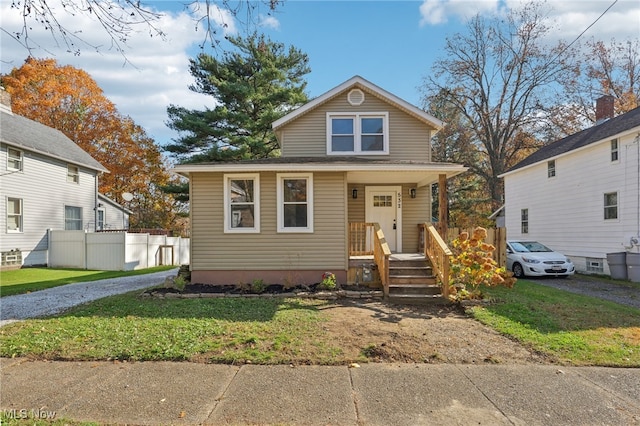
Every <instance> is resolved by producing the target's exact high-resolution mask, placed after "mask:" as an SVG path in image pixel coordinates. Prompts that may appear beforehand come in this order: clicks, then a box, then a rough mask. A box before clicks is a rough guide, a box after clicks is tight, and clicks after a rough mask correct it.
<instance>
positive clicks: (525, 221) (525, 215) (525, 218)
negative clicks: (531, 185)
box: [520, 209, 529, 234]
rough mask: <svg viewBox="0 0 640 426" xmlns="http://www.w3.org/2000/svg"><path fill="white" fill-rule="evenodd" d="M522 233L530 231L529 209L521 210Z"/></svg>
mask: <svg viewBox="0 0 640 426" xmlns="http://www.w3.org/2000/svg"><path fill="white" fill-rule="evenodd" d="M520 233H521V234H528V233H529V209H522V210H520Z"/></svg>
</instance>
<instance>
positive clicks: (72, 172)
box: [67, 164, 80, 183]
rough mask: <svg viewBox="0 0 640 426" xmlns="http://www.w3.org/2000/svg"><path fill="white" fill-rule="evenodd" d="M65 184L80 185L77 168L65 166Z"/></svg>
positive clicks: (69, 165)
mask: <svg viewBox="0 0 640 426" xmlns="http://www.w3.org/2000/svg"><path fill="white" fill-rule="evenodd" d="M67 182H71V183H80V170H79V169H78V166H74V165H71V164H68V165H67Z"/></svg>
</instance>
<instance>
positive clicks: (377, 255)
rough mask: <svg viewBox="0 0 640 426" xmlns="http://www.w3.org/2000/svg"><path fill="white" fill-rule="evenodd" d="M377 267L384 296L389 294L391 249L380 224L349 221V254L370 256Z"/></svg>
mask: <svg viewBox="0 0 640 426" xmlns="http://www.w3.org/2000/svg"><path fill="white" fill-rule="evenodd" d="M371 255H373V260H374V262H375V264H376V266H377V267H378V273H379V275H380V281H381V283H382V288H383V291H384V296H385V297H387V296H389V258H390V257H391V250H390V249H389V245H388V244H387V240H386V239H385V238H384V233H383V232H382V229H381V228H380V225H379V224H377V223H373V222H350V223H349V256H350V257H351V256H371Z"/></svg>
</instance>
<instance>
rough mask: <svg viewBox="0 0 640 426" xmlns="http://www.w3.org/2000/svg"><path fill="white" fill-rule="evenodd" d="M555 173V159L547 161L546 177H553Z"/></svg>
mask: <svg viewBox="0 0 640 426" xmlns="http://www.w3.org/2000/svg"><path fill="white" fill-rule="evenodd" d="M555 175H556V160H550V161H547V177H550V178H552V177H555Z"/></svg>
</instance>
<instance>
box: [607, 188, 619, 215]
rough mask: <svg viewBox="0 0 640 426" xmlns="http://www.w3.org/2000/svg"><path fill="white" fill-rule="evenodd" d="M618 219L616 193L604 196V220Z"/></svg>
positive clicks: (608, 193)
mask: <svg viewBox="0 0 640 426" xmlns="http://www.w3.org/2000/svg"><path fill="white" fill-rule="evenodd" d="M615 219H618V193H617V192H607V193H606V194H604V220H615Z"/></svg>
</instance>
